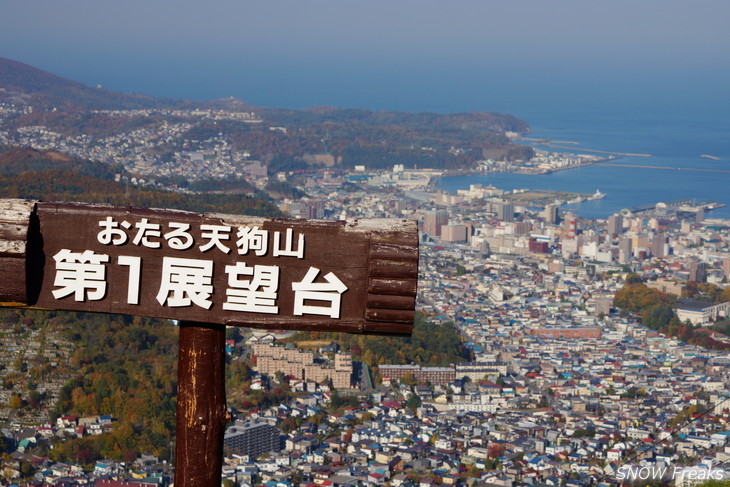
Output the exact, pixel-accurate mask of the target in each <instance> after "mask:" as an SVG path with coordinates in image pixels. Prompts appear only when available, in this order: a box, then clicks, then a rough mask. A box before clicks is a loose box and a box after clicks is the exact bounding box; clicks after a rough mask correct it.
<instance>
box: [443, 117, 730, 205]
mask: <svg viewBox="0 0 730 487" xmlns="http://www.w3.org/2000/svg"><path fill="white" fill-rule="evenodd" d="M724 112H725V111H724V110H720V111H718V110H712V109H707V110H702V109H698V108H697V107H693V109H692V110H688V111H685V112H684V113H682V112H679V111H671V110H666V111H665V110H662V111H660V112H646V111H637V112H636V113H631V112H626V111H622V112H621V113H612V114H598V115H597V114H596V113H595V112H594V111H592V110H588V109H587V110H586V111H585V112H584V113H581V112H579V111H573V112H564V113H558V114H556V113H552V112H551V113H531V114H529V115H527V116H524V118H525V120H526V121H527V122H528V123H529V124H530V125H531V127H533V131H532V133H530V134H528V135H527V137H530V138H537V139H543V138H544V139H551V140H553V141H566V142H577V144H561V145H563V146H566V147H570V149H554V148H553V149H550V148H546V147H544V146H536V148H538V149H548V150H550V151H551V152H572V153H581V149H593V150H602V151H611V152H622V153H633V154H639V153H640V154H651V157H633V156H624V157H621V158H619V159H616V160H615V161H611V163H613V164H622V165H626V167H613V166H600V165H592V166H584V167H580V168H576V169H568V170H563V171H556V172H553V173H549V174H542V175H529V174H515V173H490V174H475V175H461V176H452V177H445V178H443V179H442V180H441V181H440V182H439V184H438V188H439V189H442V190H445V191H449V192H456V190H457V189H468V188H469V185H470V184H483V185H489V184H491V185H493V186H496V187H497V188H500V189H504V190H510V191H511V190H514V189H521V188H529V189H547V190H556V191H571V192H577V193H594V192H595V191H596V189H599V190H600V191H601V192H602V193H605V194H606V195H607V196H606V198H604V199H602V200H592V201H585V202H583V203H580V204H570V205H567V206H563V208H571V209H574V210H575V211H576V212H577V213H578V214H579V215H581V216H584V217H587V218H606V217H607V216H609V215H611V214H612V213H615V212H618V211H620V210H622V209H624V208H631V207H636V206H643V205H650V204H655V203H658V202H667V201H673V200H679V199H694V200H695V201H708V200H709V201H717V202H718V203H725V204H728V205H730V123H728V122H729V121H730V117H728V116H727V114H726V113H724ZM523 143H525V142H523ZM702 155H710V156H713V157H716V158H718V160H714V159H709V158H705V157H701V156H702ZM631 165H636V166H652V167H657V169H654V168H639V167H628V166H631ZM659 167H662V168H672V169H659ZM697 169H702V170H711V171H717V170H720V171H728V172H701V171H694V170H697ZM707 216H708V217H715V218H730V206H727V207H724V208H719V209H716V210H714V211H712V212H709V213H708V214H707Z"/></svg>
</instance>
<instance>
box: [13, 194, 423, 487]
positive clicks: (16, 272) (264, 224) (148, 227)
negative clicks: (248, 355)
mask: <svg viewBox="0 0 730 487" xmlns="http://www.w3.org/2000/svg"><path fill="white" fill-rule="evenodd" d="M417 277H418V231H417V226H416V222H415V221H412V220H355V221H347V222H344V221H312V220H287V219H267V218H256V217H244V216H233V215H213V214H197V213H190V212H181V211H170V210H148V209H138V208H114V207H108V206H97V205H87V204H72V203H40V202H35V201H26V200H0V305H3V306H15V307H24V306H26V307H36V308H45V309H56V310H70V311H85V312H102V313H121V314H130V315H137V316H150V317H158V318H168V319H174V320H180V322H181V323H180V325H181V326H180V344H179V353H178V398H177V448H176V453H175V485H177V486H180V487H194V486H195V487H213V486H217V485H220V478H221V468H222V453H223V434H224V430H225V425H226V423H227V422H229V421H230V415H229V413H228V411H227V409H226V405H225V383H224V377H225V372H224V364H225V353H224V348H225V347H224V338H225V327H224V326H223V325H234V326H247V327H258V328H277V329H282V328H283V329H294V330H327V331H345V332H351V333H377V334H398V335H405V334H410V333H411V331H412V329H413V318H414V308H415V301H416V282H417Z"/></svg>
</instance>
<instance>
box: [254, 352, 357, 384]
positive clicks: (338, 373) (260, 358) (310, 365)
mask: <svg viewBox="0 0 730 487" xmlns="http://www.w3.org/2000/svg"><path fill="white" fill-rule="evenodd" d="M251 353H252V354H253V356H254V357H255V361H256V369H257V370H258V371H259V373H261V374H266V375H267V376H269V377H273V376H274V375H276V373H277V372H279V373H282V374H284V375H286V376H289V377H291V378H293V379H298V380H300V381H304V382H314V383H317V384H320V383H327V384H328V385H331V387H334V388H337V389H349V388H350V387H351V386H352V382H353V377H352V375H353V369H352V355H351V354H350V353H346V352H339V351H338V352H334V353H333V354H332V359H331V360H325V359H324V358H322V357H321V356H320V357H317V356H316V355H315V353H314V352H313V351H306V350H300V349H298V348H297V347H296V346H295V345H294V344H289V345H287V346H279V345H275V344H274V343H273V342H271V341H266V342H263V343H261V342H256V343H253V344H252V345H251ZM320 355H321V354H320Z"/></svg>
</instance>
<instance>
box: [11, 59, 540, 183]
mask: <svg viewBox="0 0 730 487" xmlns="http://www.w3.org/2000/svg"><path fill="white" fill-rule="evenodd" d="M3 101H5V102H8V101H10V102H13V101H14V102H17V103H18V104H19V105H31V106H32V107H33V108H34V109H33V111H32V113H30V111H27V110H26V111H22V112H20V111H18V112H15V113H14V114H13V115H12V116H8V117H6V119H5V120H4V121H3V125H4V127H5V130H9V133H10V134H11V137H15V138H16V140H20V137H19V136H17V133H16V130H18V129H21V128H24V127H44V128H45V129H47V130H51V131H53V132H55V133H56V134H58V135H59V136H63V137H70V138H74V137H82V136H83V137H91V138H99V139H104V138H106V137H110V136H122V135H124V134H128V133H130V132H131V131H134V130H142V129H144V130H148V131H150V133H157V131H158V129H159V128H160V127H162V126H163V125H165V124H167V123H170V124H179V123H181V120H184V122H185V124H186V125H189V127H187V128H185V129H184V130H183V132H181V133H180V134H179V137H177V138H176V140H174V141H170V140H167V141H166V142H164V143H161V144H160V145H159V146H156V148H155V150H152V149H149V150H148V151H147V154H146V155H147V156H148V158H149V159H150V160H154V161H157V162H160V161H163V160H165V161H167V162H169V160H171V159H172V158H174V157H175V153H179V152H180V151H181V150H182V148H183V147H184V143H183V141H184V140H194V141H205V140H209V139H211V138H214V137H219V136H220V137H225V139H226V141H227V142H228V143H230V144H231V145H232V146H233V147H234V148H236V149H240V150H244V151H245V152H248V153H249V154H250V157H252V158H253V159H256V160H261V161H263V162H264V163H265V164H266V166H267V167H268V170H269V172H270V173H275V172H280V171H295V170H305V169H307V168H308V167H309V166H312V165H315V166H316V165H319V164H322V162H319V160H318V159H317V157H316V156H317V155H318V154H319V155H325V156H328V157H331V160H330V159H328V161H330V162H329V163H331V164H337V165H340V166H342V167H344V168H347V167H353V166H354V165H365V166H367V167H370V168H376V169H377V168H388V167H392V166H393V165H394V164H402V163H403V162H406V163H407V164H409V165H413V166H417V167H421V168H442V169H468V168H471V167H473V166H474V164H475V162H476V161H479V160H483V159H485V158H488V159H501V160H526V159H529V158H530V157H532V155H533V149H532V148H531V147H528V146H520V145H516V144H514V143H513V142H512V140H511V139H510V137H509V136H508V132H517V133H525V132H528V131H529V127H528V126H527V124H526V123H525V122H524V121H523V120H520V119H518V118H517V117H514V116H512V115H509V114H502V113H493V112H465V113H448V114H442V113H433V112H400V111H372V110H364V109H352V108H334V107H327V106H319V107H312V108H309V109H306V110H290V109H284V108H261V107H254V106H250V105H248V104H247V103H246V102H245V101H243V100H240V99H237V98H222V99H218V100H209V101H189V100H172V99H163V98H155V97H150V96H144V95H133V94H125V93H117V92H114V91H110V90H105V89H102V88H91V87H89V86H86V85H84V84H82V83H79V82H76V81H71V80H68V79H65V78H62V77H60V76H56V75H54V74H51V73H48V72H45V71H42V70H40V69H37V68H34V67H32V66H28V65H27V64H23V63H20V62H17V61H13V60H10V59H3V58H0V102H3ZM142 108H175V109H181V111H182V112H184V113H176V114H171V113H136V114H135V113H131V114H130V113H125V114H114V113H98V112H92V110H94V109H107V110H109V109H120V110H123V109H142ZM197 109H211V110H216V111H221V112H228V113H240V112H254V113H255V119H256V121H255V123H249V122H251V120H248V119H245V120H243V119H241V118H240V117H230V116H225V115H224V116H220V114H216V115H215V116H204V115H201V114H200V113H196V114H195V115H193V112H194V111H195V110H197ZM247 116H250V114H249V113H247ZM181 130H182V129H181ZM110 143H111V142H110ZM11 145H12V144H11ZM42 146H43V145H42ZM43 147H45V146H43ZM201 148H203V146H201ZM78 149H79V150H81V151H82V152H81V153H83V151H84V150H85V149H88V147H85V148H78ZM109 149H110V152H109V153H115V150H114V148H113V147H110V148H109ZM313 161H314V162H313Z"/></svg>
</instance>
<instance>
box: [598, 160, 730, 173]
mask: <svg viewBox="0 0 730 487" xmlns="http://www.w3.org/2000/svg"><path fill="white" fill-rule="evenodd" d="M593 165H594V166H610V167H633V168H638V169H661V170H664V171H695V172H719V173H725V174H730V169H699V168H693V167H669V166H649V165H646V164H615V163H609V162H596V163H594V164H593Z"/></svg>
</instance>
